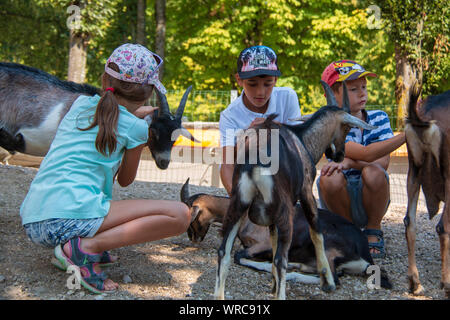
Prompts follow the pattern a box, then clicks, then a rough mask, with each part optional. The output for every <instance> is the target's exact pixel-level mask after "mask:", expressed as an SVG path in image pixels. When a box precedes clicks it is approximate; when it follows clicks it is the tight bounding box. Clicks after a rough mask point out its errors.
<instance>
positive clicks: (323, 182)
mask: <svg viewBox="0 0 450 320" xmlns="http://www.w3.org/2000/svg"><path fill="white" fill-rule="evenodd" d="M346 184H347V183H346V180H345V178H344V175H343V174H333V175H331V176H320V180H319V186H320V191H321V192H323V193H330V192H336V191H338V190H340V189H342V188H345V186H346Z"/></svg>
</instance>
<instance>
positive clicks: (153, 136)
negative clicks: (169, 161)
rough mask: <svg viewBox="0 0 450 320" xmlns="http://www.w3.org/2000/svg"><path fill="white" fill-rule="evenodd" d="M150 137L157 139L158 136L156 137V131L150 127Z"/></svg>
mask: <svg viewBox="0 0 450 320" xmlns="http://www.w3.org/2000/svg"><path fill="white" fill-rule="evenodd" d="M150 137H151V138H152V139H156V140H158V139H159V137H158V132H157V131H156V130H155V129H150Z"/></svg>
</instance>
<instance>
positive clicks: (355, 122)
mask: <svg viewBox="0 0 450 320" xmlns="http://www.w3.org/2000/svg"><path fill="white" fill-rule="evenodd" d="M342 120H343V122H344V123H345V124H347V125H349V126H351V127H358V128H361V129H365V130H374V129H376V128H378V127H377V126H372V125H371V124H368V123H367V122H365V121H362V120H361V119H358V118H357V117H354V116H352V115H351V114H350V113H344V116H343V118H342Z"/></svg>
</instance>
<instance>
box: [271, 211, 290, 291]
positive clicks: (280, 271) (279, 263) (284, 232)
mask: <svg viewBox="0 0 450 320" xmlns="http://www.w3.org/2000/svg"><path fill="white" fill-rule="evenodd" d="M281 210H286V211H290V212H283V213H281V214H280V215H278V216H279V217H286V216H288V217H289V219H290V220H291V221H290V223H288V224H286V223H278V224H277V225H276V226H275V225H272V226H271V227H270V238H271V240H272V247H273V249H272V250H273V262H272V275H273V279H274V283H273V287H272V292H273V289H275V292H274V293H275V298H276V299H277V300H285V299H286V269H287V265H288V251H289V247H290V246H291V240H292V217H293V213H294V212H293V211H294V209H293V206H292V208H287V207H286V206H283V208H282V209H281Z"/></svg>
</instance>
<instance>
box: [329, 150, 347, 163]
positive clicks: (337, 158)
mask: <svg viewBox="0 0 450 320" xmlns="http://www.w3.org/2000/svg"><path fill="white" fill-rule="evenodd" d="M325 157H326V158H327V159H330V160H332V161H334V162H342V160H344V157H345V153H344V152H342V151H338V152H336V153H334V152H333V150H332V149H331V148H327V149H326V150H325Z"/></svg>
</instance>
